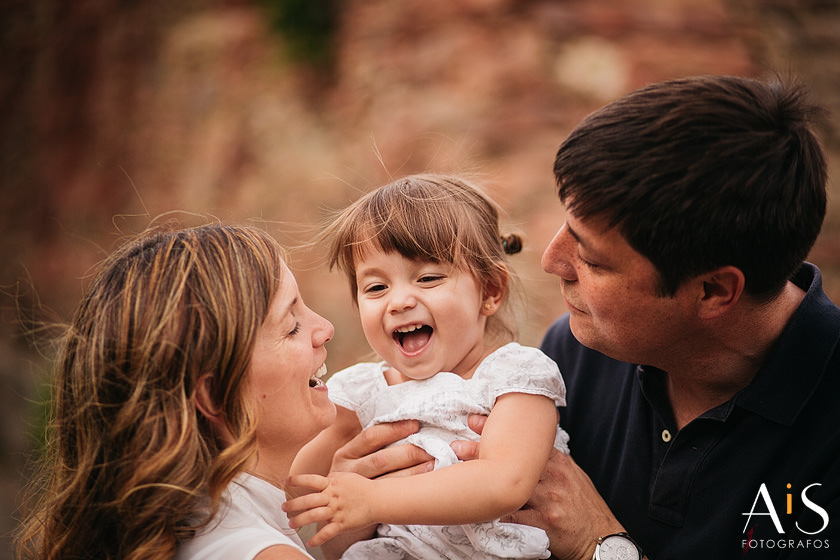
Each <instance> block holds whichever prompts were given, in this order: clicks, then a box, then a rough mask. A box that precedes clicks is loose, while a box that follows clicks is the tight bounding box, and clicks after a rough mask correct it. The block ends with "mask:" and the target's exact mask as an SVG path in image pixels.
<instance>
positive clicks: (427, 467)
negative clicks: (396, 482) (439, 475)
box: [379, 459, 435, 478]
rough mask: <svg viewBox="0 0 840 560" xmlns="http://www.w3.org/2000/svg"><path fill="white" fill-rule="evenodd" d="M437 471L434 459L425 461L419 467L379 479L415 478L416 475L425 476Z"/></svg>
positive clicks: (415, 466)
mask: <svg viewBox="0 0 840 560" xmlns="http://www.w3.org/2000/svg"><path fill="white" fill-rule="evenodd" d="M433 470H435V461H434V459H432V460H431V461H425V462H423V463H420V464H419V465H414V466H413V467H409V468H407V469H400V470H396V471H393V472H389V473H387V474H383V475H382V476H380V477H379V478H400V477H404V476H414V475H416V474H423V473H426V472H431V471H433Z"/></svg>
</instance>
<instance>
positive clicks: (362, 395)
mask: <svg viewBox="0 0 840 560" xmlns="http://www.w3.org/2000/svg"><path fill="white" fill-rule="evenodd" d="M387 367H388V366H387V364H385V363H372V362H367V363H360V364H356V365H354V366H351V367H349V368H347V369H345V370H342V371H340V372H337V373H336V374H335V375H333V376H332V377H331V378H330V380H329V381H328V382H327V386H328V387H329V390H330V398H331V399H332V400H333V402H335V403H336V404H337V405H339V406H343V407H345V408H347V409H349V410H353V411H355V412H356V415H357V416H358V417H359V422H360V423H361V425H362V428H367V427H369V426H371V425H373V424H380V423H385V422H394V421H397V420H406V419H415V420H419V421H420V426H421V428H420V431H419V432H418V433H416V434H413V435H411V436H409V437H408V438H406V439H404V440H402V441H400V442H397V444H395V445H400V444H404V443H413V444H414V445H417V446H419V447H421V448H423V449H424V450H426V451H427V452H428V453H429V454H430V455H432V456H434V457H435V468H436V469H438V468H443V467H446V466H449V465H452V464H454V463H456V462H458V461H459V459H458V458H457V457H456V456H455V453H454V452H453V451H452V449H451V448H450V447H449V444H450V443H451V442H452V441H454V440H457V439H461V440H474V441H477V440H478V439H479V436H478V435H477V434H476V433H475V432H473V431H472V430H471V429H470V428H469V426H468V425H467V418H469V416H470V415H471V414H489V413H490V409H491V408H492V407H493V404H494V403H495V402H496V399H497V398H498V397H500V396H501V395H504V394H506V393H527V394H534V395H543V396H545V397H548V398H550V399H552V400H553V401H554V403H555V404H556V405H557V406H564V405H565V404H566V387H565V384H564V383H563V378H562V376H561V375H560V371H559V370H558V369H557V365H556V364H555V363H554V361H553V360H551V359H550V358H549V357H547V356H546V355H545V354H543V353H542V352H541V351H540V350H538V349H536V348H530V347H526V346H521V345H519V344H517V343H510V344H507V345H505V346H503V347H501V348H499V349H498V350H496V351H495V352H493V353H492V354H490V355H489V356H487V358H485V359H484V361H483V362H482V363H481V364H479V366H478V368H477V369H476V371H475V373H474V375H473V376H472V378H470V379H464V378H462V377H460V376H458V375H456V374H454V373H449V372H441V373H438V374H437V375H435V376H433V377H431V378H429V379H425V380H421V381H407V382H405V383H400V384H397V385H388V384H387V383H386V381H385V376H384V371H385V370H386V369H387ZM568 440H569V436H568V434H567V433H566V432H565V431H564V430H562V429H561V428H559V427H558V428H557V435H556V437H555V447H556V448H557V449H559V450H561V451H563V452H564V453H568ZM441 507H447V508H451V507H457V505H456V504H441ZM549 556H550V554H549V552H548V536H547V535H546V534H545V532H544V531H543V530H541V529H537V528H535V527H529V526H526V525H518V524H513V523H502V522H500V521H490V522H486V523H473V524H470V525H460V526H430V525H380V526H379V527H378V529H377V537H376V538H373V539H371V540H367V541H361V542H358V543H356V544H354V545H353V546H351V547H350V548H349V549H348V550H347V552H345V554H344V555H343V556H342V558H343V559H346V560H355V559H364V560H367V559H369V558H376V559H377V560H380V559H382V560H397V559H409V558H418V559H426V558H470V559H488V560H489V559H496V558H548V557H549Z"/></svg>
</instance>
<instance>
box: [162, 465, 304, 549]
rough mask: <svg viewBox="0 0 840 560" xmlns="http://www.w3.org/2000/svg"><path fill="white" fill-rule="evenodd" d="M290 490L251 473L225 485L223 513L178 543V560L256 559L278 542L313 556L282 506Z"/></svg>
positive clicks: (221, 506)
mask: <svg viewBox="0 0 840 560" xmlns="http://www.w3.org/2000/svg"><path fill="white" fill-rule="evenodd" d="M285 501H286V493H285V492H283V490H281V489H280V488H278V487H276V486H274V485H273V484H271V483H269V482H267V481H265V480H262V479H260V478H257V477H255V476H253V475H250V474H248V473H240V474H239V475H237V476H236V478H234V479H233V481H232V482H231V483H230V484H229V485H228V487H227V488H226V489H225V492H224V494H223V495H222V502H221V504H220V508H219V513H218V514H217V515H216V517H215V518H214V519H213V520H212V521H210V524H209V525H207V527H206V528H204V529H203V530H202V531H201V532H199V533H198V534H197V535H196V536H195V537H193V538H191V539H189V540H187V541H183V542H181V543H180V544H179V545H178V552H177V554H176V556H175V558H176V560H232V559H236V560H252V559H253V558H254V557H256V555H257V554H259V553H260V552H262V551H263V550H265V549H266V548H268V547H270V546H274V545H288V546H291V547H294V548H297V549H299V550H300V551H301V552H303V553H304V554H306V555H307V556H308V557H309V558H312V556H310V555H309V554H308V553H307V552H306V547H305V546H304V545H303V541H302V540H301V539H300V537H299V536H298V534H297V532H295V530H294V529H292V528H290V527H289V518H288V517H287V516H286V512H284V511H283V510H282V509H281V506H282V505H283V502H285Z"/></svg>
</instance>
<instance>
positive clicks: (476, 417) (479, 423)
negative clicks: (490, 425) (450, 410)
mask: <svg viewBox="0 0 840 560" xmlns="http://www.w3.org/2000/svg"><path fill="white" fill-rule="evenodd" d="M486 423H487V416H485V415H483V414H471V415H470V417H469V418H468V419H467V425H468V426H469V427H470V429H471V430H472V431H474V432H475V433H477V434H481V432H483V431H484V424H486Z"/></svg>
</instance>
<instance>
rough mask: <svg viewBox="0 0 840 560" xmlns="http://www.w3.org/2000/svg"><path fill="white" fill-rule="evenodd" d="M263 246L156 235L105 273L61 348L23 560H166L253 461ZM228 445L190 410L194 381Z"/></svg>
mask: <svg viewBox="0 0 840 560" xmlns="http://www.w3.org/2000/svg"><path fill="white" fill-rule="evenodd" d="M282 258H283V254H282V249H281V248H280V247H279V245H278V244H277V243H276V241H274V239H272V238H271V237H270V236H269V235H268V234H266V233H264V232H262V231H259V230H257V229H253V228H249V227H231V226H221V225H209V226H201V227H197V228H192V229H184V230H174V231H173V230H165V229H160V228H157V229H153V230H150V231H147V232H146V233H144V234H143V235H141V236H139V237H138V238H137V239H135V240H134V241H132V242H130V243H128V244H126V245H124V246H123V247H122V248H120V249H118V250H117V251H116V252H114V253H113V254H112V255H111V256H110V257H109V258H107V259H106V260H105V262H104V263H103V265H102V267H101V269H100V271H99V273H98V274H97V275H96V277H95V279H94V280H93V282H92V284H91V286H90V288H89V289H88V291H87V294H86V295H85V296H84V298H83V300H82V302H81V304H80V306H79V308H78V310H77V312H76V314H75V318H74V319H73V322H72V324H71V325H70V326H69V328H68V329H67V331H66V334H65V335H64V337H63V339H62V343H61V346H60V351H59V355H58V359H57V380H56V384H55V388H54V397H53V398H54V400H53V405H54V410H53V418H52V422H51V429H50V432H49V434H48V443H47V455H46V457H45V461H44V464H43V474H42V477H41V478H40V484H38V485H37V487H36V488H35V490H37V493H38V496H39V498H38V503H37V507H36V508H35V509H34V511H32V512H31V513H30V515H29V517H28V519H27V522H26V523H25V524H24V525H23V531H22V533H21V535H20V538H19V543H18V548H19V553H20V556H21V557H24V558H39V559H42V560H47V559H50V560H52V559H71V558H73V559H77V558H96V559H103V560H104V559H147V558H172V557H174V555H175V551H176V545H177V540H178V539H179V538H183V537H188V536H190V535H191V534H192V533H193V532H194V531H195V529H196V528H197V527H198V526H200V525H201V524H202V523H206V522H207V521H208V520H209V516H205V517H203V518H201V519H196V517H195V512H196V511H197V509H198V508H199V504H201V503H202V502H203V500H206V499H207V497H208V496H209V497H210V498H211V503H212V507H211V511H210V515H212V514H213V513H214V512H215V511H216V509H217V507H218V500H219V497H220V495H221V493H222V491H223V490H224V488H225V487H226V486H227V484H228V483H229V482H230V481H231V480H232V479H233V477H234V476H236V474H238V473H239V472H240V471H241V470H242V468H243V466H244V463H245V462H246V461H247V460H248V459H249V458H250V457H251V456H253V454H254V453H255V452H256V435H255V428H256V426H255V417H254V413H253V411H251V410H249V408H248V406H247V405H246V403H245V401H244V399H243V392H242V388H243V382H244V379H245V373H246V370H247V368H248V365H249V361H250V357H251V353H252V349H253V345H254V341H255V337H256V334H257V330H258V328H259V327H260V325H262V323H263V321H264V319H265V317H266V315H267V313H268V308H269V303H270V301H271V299H272V297H273V296H274V293H275V292H276V289H277V284H278V282H279V280H280V274H281V270H282V269H281V263H282ZM205 373H212V374H213V377H212V380H213V381H212V383H211V389H210V392H211V399H212V400H213V402H214V404H215V405H217V406H218V407H219V410H220V411H221V413H222V414H223V418H224V420H225V423H226V425H227V427H228V429H229V431H230V432H231V434H232V435H233V438H234V440H235V443H234V444H233V445H231V446H229V447H227V448H223V447H222V446H221V445H220V443H219V442H218V440H217V438H216V435H215V434H214V431H213V429H212V427H211V425H210V424H209V422H208V421H207V420H206V419H205V418H204V417H203V416H202V415H201V414H200V413H199V412H198V411H197V409H196V406H195V403H194V398H195V391H196V382H197V380H198V379H199V377H200V376H202V374H205Z"/></svg>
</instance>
